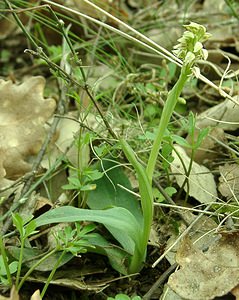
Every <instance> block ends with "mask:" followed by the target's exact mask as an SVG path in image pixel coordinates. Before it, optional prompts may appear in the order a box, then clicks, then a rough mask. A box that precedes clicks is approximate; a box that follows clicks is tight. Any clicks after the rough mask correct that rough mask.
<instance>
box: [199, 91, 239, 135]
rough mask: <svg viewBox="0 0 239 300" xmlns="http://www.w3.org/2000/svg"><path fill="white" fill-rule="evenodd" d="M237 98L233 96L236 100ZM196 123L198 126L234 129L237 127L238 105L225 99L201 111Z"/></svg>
mask: <svg viewBox="0 0 239 300" xmlns="http://www.w3.org/2000/svg"><path fill="white" fill-rule="evenodd" d="M237 98H238V97H236V96H235V97H234V99H235V100H236V101H237V100H238V99H237ZM196 123H197V126H198V127H200V128H204V127H209V126H211V127H215V126H217V127H220V128H223V129H224V130H230V131H233V130H236V129H238V128H239V105H236V104H235V103H234V102H232V101H231V100H229V99H226V100H225V101H223V102H222V103H220V104H218V105H215V106H213V107H211V108H209V109H207V110H206V111H204V112H203V113H201V114H200V115H199V116H198V118H197V122H196Z"/></svg>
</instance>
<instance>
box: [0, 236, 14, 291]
mask: <svg viewBox="0 0 239 300" xmlns="http://www.w3.org/2000/svg"><path fill="white" fill-rule="evenodd" d="M0 251H1V255H2V259H3V263H4V267H5V270H6V273H7V280H8V283H9V285H10V286H12V277H11V272H10V269H9V265H8V262H7V254H6V251H5V245H4V243H3V238H2V234H0Z"/></svg>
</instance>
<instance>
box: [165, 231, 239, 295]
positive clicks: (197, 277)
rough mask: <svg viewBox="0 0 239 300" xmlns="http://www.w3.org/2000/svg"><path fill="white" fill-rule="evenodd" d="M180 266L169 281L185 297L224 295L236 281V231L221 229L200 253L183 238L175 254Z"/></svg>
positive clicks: (238, 257)
mask: <svg viewBox="0 0 239 300" xmlns="http://www.w3.org/2000/svg"><path fill="white" fill-rule="evenodd" d="M176 261H177V262H178V264H179V265H180V266H181V269H180V270H179V271H176V272H175V273H174V274H172V275H171V276H170V278H169V281H168V284H169V286H170V288H172V289H173V290H174V291H175V292H176V293H177V294H178V295H180V296H181V297H182V298H184V299H188V300H195V299H197V300H210V299H214V298H215V297H220V296H223V295H226V294H227V293H228V292H230V291H231V290H232V289H233V288H234V287H236V286H237V285H238V283H239V231H235V232H221V233H220V234H218V236H217V237H216V238H215V239H214V242H212V243H211V245H210V246H209V247H208V250H207V251H205V252H203V251H202V250H200V249H198V248H197V246H196V245H193V243H192V241H191V240H190V239H189V238H188V237H186V238H185V239H184V240H183V241H182V243H181V245H180V247H179V250H178V252H177V254H176Z"/></svg>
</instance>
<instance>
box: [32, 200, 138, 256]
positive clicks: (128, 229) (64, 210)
mask: <svg viewBox="0 0 239 300" xmlns="http://www.w3.org/2000/svg"><path fill="white" fill-rule="evenodd" d="M77 221H92V222H98V223H101V224H103V225H105V226H107V227H108V226H109V227H112V228H114V229H117V230H113V233H112V234H113V235H114V237H115V239H117V240H118V241H119V242H120V243H121V245H122V246H123V247H124V249H125V250H126V251H127V252H129V253H131V254H133V253H134V248H135V244H137V245H139V244H140V241H141V239H142V229H141V227H140V225H139V223H138V222H137V220H136V219H135V217H134V216H133V215H132V214H131V213H130V212H129V211H128V210H127V209H125V208H122V207H113V208H109V209H106V210H90V209H81V208H76V207H72V206H63V207H58V208H55V209H52V210H50V211H48V212H46V213H44V214H43V215H41V216H40V217H38V218H37V219H35V222H36V225H37V227H39V226H42V225H47V224H52V223H60V222H77ZM123 235H124V236H125V242H124V241H122V236H123ZM117 236H119V239H118V238H117Z"/></svg>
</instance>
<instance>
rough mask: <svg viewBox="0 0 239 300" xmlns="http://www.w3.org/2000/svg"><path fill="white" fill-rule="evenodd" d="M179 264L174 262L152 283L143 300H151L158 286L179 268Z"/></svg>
mask: <svg viewBox="0 0 239 300" xmlns="http://www.w3.org/2000/svg"><path fill="white" fill-rule="evenodd" d="M177 266H178V264H177V263H174V264H173V265H171V266H170V267H169V268H168V269H167V270H166V271H165V272H164V273H163V274H162V275H161V276H160V277H159V278H158V279H157V281H156V282H155V283H154V284H153V285H152V287H151V288H150V289H149V291H148V292H147V293H146V294H145V295H144V296H143V300H150V299H151V297H152V295H153V294H154V293H155V292H156V290H157V289H158V287H159V286H160V285H161V284H163V283H164V281H165V280H166V279H167V278H168V277H169V275H171V274H172V273H173V271H174V270H175V269H176V268H177Z"/></svg>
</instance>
